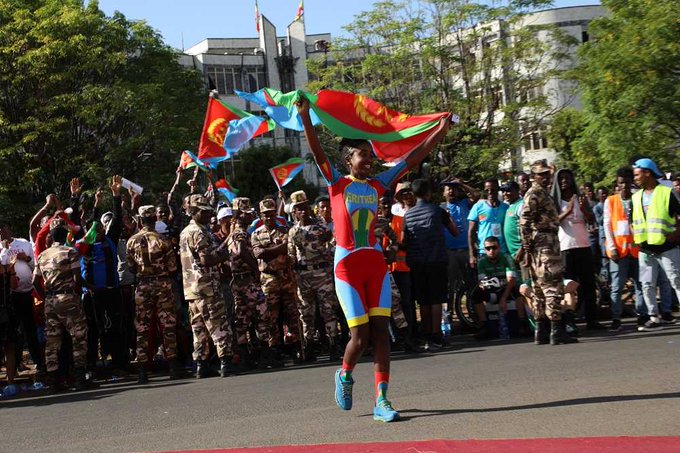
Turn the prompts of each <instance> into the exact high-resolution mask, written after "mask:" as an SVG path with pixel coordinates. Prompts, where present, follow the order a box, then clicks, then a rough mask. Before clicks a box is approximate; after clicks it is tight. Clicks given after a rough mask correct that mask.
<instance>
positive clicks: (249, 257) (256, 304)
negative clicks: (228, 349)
mask: <svg viewBox="0 0 680 453" xmlns="http://www.w3.org/2000/svg"><path fill="white" fill-rule="evenodd" d="M232 210H233V213H234V218H235V219H236V223H235V224H234V225H233V227H232V231H231V234H230V235H229V237H228V238H227V249H228V251H229V260H230V264H231V275H232V279H231V292H232V294H233V296H234V315H235V318H236V320H235V321H236V322H235V329H236V332H235V333H236V342H237V343H238V349H239V356H240V357H241V362H240V363H241V368H242V369H245V368H247V367H248V366H251V365H252V364H253V361H252V359H251V354H250V352H249V351H248V328H249V327H250V325H251V323H252V324H254V325H255V330H256V331H257V335H258V337H259V339H260V341H261V342H262V344H263V350H262V353H261V355H260V367H261V368H270V367H277V366H280V363H279V362H278V361H277V360H276V358H275V357H274V355H273V353H272V351H271V350H270V349H269V343H270V342H271V332H270V330H269V310H268V307H267V303H266V301H265V298H264V294H262V288H261V287H260V271H259V269H258V264H257V259H256V258H255V255H253V249H252V246H251V244H250V235H249V234H248V233H247V229H248V225H250V223H251V222H252V221H253V220H254V218H255V215H254V213H255V210H254V209H253V208H252V206H251V204H250V199H249V198H245V197H239V198H235V199H234V201H233V203H232Z"/></svg>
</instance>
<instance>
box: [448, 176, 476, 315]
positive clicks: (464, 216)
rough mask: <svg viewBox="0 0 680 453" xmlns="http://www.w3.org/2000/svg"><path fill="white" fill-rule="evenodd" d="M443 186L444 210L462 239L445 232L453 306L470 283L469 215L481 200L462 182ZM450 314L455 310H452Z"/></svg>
mask: <svg viewBox="0 0 680 453" xmlns="http://www.w3.org/2000/svg"><path fill="white" fill-rule="evenodd" d="M442 186H443V187H444V202H443V203H442V205H441V207H442V208H444V209H445V210H446V212H448V213H449V216H451V220H453V223H454V224H455V225H456V229H457V230H458V236H453V235H452V234H451V233H450V232H449V230H447V229H446V228H444V242H445V244H446V250H447V254H448V258H449V264H448V281H449V285H448V298H447V300H448V303H449V304H451V303H452V301H453V300H454V298H455V296H456V292H457V291H458V288H461V287H462V286H463V285H464V284H465V281H466V280H468V279H469V274H470V266H469V265H470V259H469V251H468V249H469V243H468V228H469V223H468V215H470V209H472V206H473V205H474V203H476V202H477V200H478V199H479V191H477V190H475V189H473V188H472V187H470V186H468V185H467V184H465V183H464V182H463V181H461V180H460V179H453V180H450V181H446V182H444V183H442ZM449 311H452V310H451V309H450V308H449Z"/></svg>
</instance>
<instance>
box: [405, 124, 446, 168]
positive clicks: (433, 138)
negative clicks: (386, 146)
mask: <svg viewBox="0 0 680 453" xmlns="http://www.w3.org/2000/svg"><path fill="white" fill-rule="evenodd" d="M449 124H451V115H447V116H445V117H444V118H442V119H441V120H439V125H438V126H437V128H436V130H435V132H434V133H432V134H431V135H430V136H429V137H427V139H426V140H425V141H424V142H423V143H421V144H420V145H419V146H418V147H417V148H416V149H415V150H413V152H412V153H411V154H409V156H408V157H407V158H406V166H407V167H408V168H409V169H410V168H414V167H416V166H418V165H419V164H420V163H421V162H422V161H423V159H425V158H426V157H427V156H428V154H430V153H431V152H432V150H433V149H434V147H435V146H437V144H439V142H440V141H441V140H442V139H443V138H444V136H445V135H446V133H447V132H448V130H449Z"/></svg>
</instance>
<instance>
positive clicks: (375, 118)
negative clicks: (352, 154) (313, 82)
mask: <svg viewBox="0 0 680 453" xmlns="http://www.w3.org/2000/svg"><path fill="white" fill-rule="evenodd" d="M236 94H238V95H239V96H241V97H244V98H245V99H248V100H249V101H251V102H254V103H257V104H259V105H260V106H261V107H262V108H263V109H264V110H265V112H266V113H267V115H269V116H270V117H271V118H272V119H273V120H274V121H275V122H276V123H277V124H278V125H279V126H281V127H285V128H287V129H293V130H297V131H302V130H303V127H302V120H301V119H300V116H299V114H298V112H297V108H296V106H295V103H296V102H297V101H298V100H299V99H300V96H305V97H307V99H308V100H309V103H310V107H311V111H310V117H311V119H312V123H313V124H318V123H319V122H321V123H323V125H324V126H326V127H327V128H328V129H330V130H331V131H332V132H333V133H334V134H336V135H339V136H341V137H345V138H355V139H364V140H369V141H370V142H371V144H372V145H373V150H374V151H375V153H376V155H377V156H378V157H379V158H380V159H382V160H384V161H386V162H397V161H400V160H403V159H404V158H405V157H406V156H407V155H408V154H409V153H410V152H411V151H413V150H414V149H415V148H416V147H417V146H418V145H420V144H421V143H422V142H423V141H425V139H427V137H429V135H430V134H431V133H432V132H433V131H432V129H434V127H435V126H437V124H438V123H439V121H440V120H441V119H442V118H444V117H446V116H448V115H449V113H448V112H438V113H432V114H429V115H408V114H406V113H401V112H397V111H395V110H391V109H389V108H388V107H386V106H384V105H382V104H380V103H378V102H376V101H374V100H372V99H369V98H367V97H365V96H363V95H359V94H353V93H347V92H344V91H335V90H322V91H320V92H319V93H318V94H317V95H313V94H310V93H306V92H303V91H292V92H290V93H281V92H280V91H277V90H273V89H271V88H264V89H262V90H260V91H258V92H256V93H240V92H237V93H236ZM244 94H245V96H244ZM455 118H457V117H454V120H455Z"/></svg>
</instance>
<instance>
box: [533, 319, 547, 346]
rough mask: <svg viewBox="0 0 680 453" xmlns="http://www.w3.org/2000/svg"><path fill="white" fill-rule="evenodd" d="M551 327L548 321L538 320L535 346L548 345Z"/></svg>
mask: <svg viewBox="0 0 680 453" xmlns="http://www.w3.org/2000/svg"><path fill="white" fill-rule="evenodd" d="M549 341H550V339H549V327H548V321H547V320H546V319H539V320H536V330H535V331H534V344H548V342H549Z"/></svg>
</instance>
